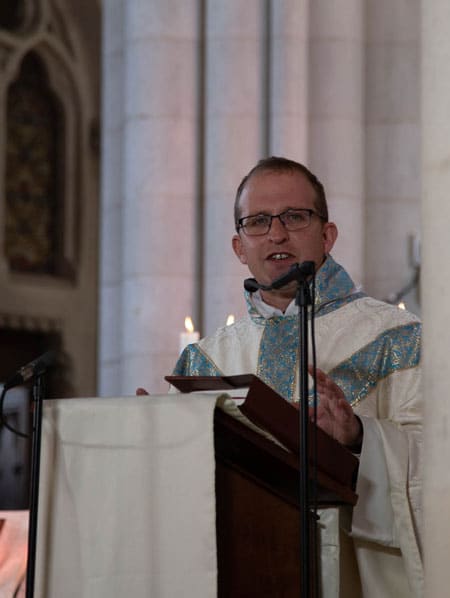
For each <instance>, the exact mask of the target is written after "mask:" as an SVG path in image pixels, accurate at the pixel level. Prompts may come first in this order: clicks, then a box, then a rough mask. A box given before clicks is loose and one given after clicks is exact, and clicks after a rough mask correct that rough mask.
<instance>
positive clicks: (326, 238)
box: [322, 222, 338, 255]
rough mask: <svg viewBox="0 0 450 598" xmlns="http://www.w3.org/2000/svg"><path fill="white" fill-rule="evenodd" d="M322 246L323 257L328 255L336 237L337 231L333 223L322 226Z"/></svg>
mask: <svg viewBox="0 0 450 598" xmlns="http://www.w3.org/2000/svg"><path fill="white" fill-rule="evenodd" d="M322 234H323V244H324V249H325V255H327V254H329V253H330V251H331V250H332V249H333V246H334V244H335V242H336V239H337V237H338V229H337V226H336V225H335V223H334V222H325V224H324V225H323V231H322Z"/></svg>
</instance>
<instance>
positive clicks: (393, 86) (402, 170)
mask: <svg viewBox="0 0 450 598" xmlns="http://www.w3.org/2000/svg"><path fill="white" fill-rule="evenodd" d="M366 64H367V67H366V122H367V125H366V235H365V239H366V242H365V247H366V256H367V257H366V261H365V267H366V268H365V275H366V276H365V286H366V289H367V291H368V292H369V293H370V294H373V295H375V296H376V297H379V298H380V299H384V298H387V297H389V295H390V294H392V293H394V294H395V293H396V292H398V291H399V290H400V289H401V288H402V287H404V286H405V285H406V284H407V283H408V282H409V281H410V280H411V278H412V277H413V275H414V270H413V269H412V268H411V265H412V263H411V251H410V249H411V239H412V238H413V237H414V235H417V234H418V232H419V228H420V6H419V3H418V2H408V3H402V2H394V3H393V2H391V1H390V0H381V1H380V0H369V1H368V3H367V62H366ZM394 255H395V260H393V259H392V256H394ZM413 298H414V294H413V295H412V296H411V297H408V299H410V300H409V301H407V307H408V308H410V309H412V308H413V307H414V306H413V305H412V301H411V299H413Z"/></svg>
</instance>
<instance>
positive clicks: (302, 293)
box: [295, 262, 317, 598]
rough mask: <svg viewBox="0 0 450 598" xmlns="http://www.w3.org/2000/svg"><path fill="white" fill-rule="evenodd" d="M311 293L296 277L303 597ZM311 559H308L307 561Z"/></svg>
mask: <svg viewBox="0 0 450 598" xmlns="http://www.w3.org/2000/svg"><path fill="white" fill-rule="evenodd" d="M311 267H312V274H314V263H313V262H311ZM311 303H312V301H311V293H310V291H309V284H308V280H307V278H306V277H305V276H304V275H302V276H298V278H297V293H296V296H295V304H296V305H297V306H298V325H299V344H298V346H299V380H300V397H299V398H300V408H299V418H300V421H299V423H300V446H299V462H300V488H299V499H300V567H301V594H300V595H301V596H305V597H307V598H310V597H313V596H316V595H317V592H316V587H315V584H314V585H313V583H312V582H311V579H312V580H313V581H314V576H311V564H312V563H313V569H314V571H316V566H315V563H316V556H317V555H316V554H313V553H312V550H311V548H312V547H314V548H315V544H316V543H315V542H312V541H311V540H312V534H313V533H314V534H315V521H314V522H313V525H314V527H313V526H311V511H310V492H309V477H310V476H309V438H308V436H309V434H308V428H309V392H308V305H311ZM311 557H312V558H311Z"/></svg>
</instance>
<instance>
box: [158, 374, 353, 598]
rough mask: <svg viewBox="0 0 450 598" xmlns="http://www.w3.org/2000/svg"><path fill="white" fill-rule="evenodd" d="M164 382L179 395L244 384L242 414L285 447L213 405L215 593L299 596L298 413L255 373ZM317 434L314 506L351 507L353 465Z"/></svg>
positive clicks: (332, 442) (343, 451)
mask: <svg viewBox="0 0 450 598" xmlns="http://www.w3.org/2000/svg"><path fill="white" fill-rule="evenodd" d="M167 380H168V381H169V382H170V383H171V384H173V385H174V386H176V387H177V388H178V389H179V390H181V391H182V392H191V391H200V390H214V391H218V390H221V389H224V390H226V389H234V388H239V387H241V386H249V391H248V393H247V397H246V399H245V402H244V403H243V404H242V405H241V406H240V411H241V412H242V413H243V414H244V415H245V416H246V417H247V418H248V419H250V420H251V421H252V422H253V423H254V424H256V425H257V426H259V427H261V428H263V429H265V430H266V431H268V432H269V433H270V434H271V435H272V436H273V437H274V438H275V439H276V440H278V441H279V442H280V443H281V444H283V445H284V446H285V447H286V449H288V450H285V449H284V448H282V447H281V446H279V445H278V444H276V443H275V442H273V441H271V440H270V439H268V438H267V437H266V436H264V435H262V434H260V433H258V432H257V431H255V430H254V429H252V428H250V427H248V426H246V425H245V424H244V423H242V422H241V421H239V420H238V419H236V418H234V417H232V416H230V415H228V414H227V413H226V412H224V411H222V410H221V409H219V408H216V411H215V417H214V422H215V453H216V511H217V525H216V531H217V555H218V596H219V597H220V598H231V597H233V598H235V597H239V598H247V597H248V598H250V597H254V596H258V598H263V597H267V598H269V597H270V598H276V597H283V598H290V597H291V596H292V597H294V596H295V597H296V598H297V597H298V596H299V592H300V587H301V584H300V563H299V556H298V555H299V547H300V518H299V490H298V489H299V473H298V472H299V458H298V450H299V417H298V410H297V409H296V408H295V407H294V406H293V405H292V404H291V403H288V402H287V401H285V400H284V399H282V398H281V397H280V396H279V395H277V394H276V393H275V392H274V391H273V390H272V389H271V388H269V387H268V386H267V385H266V384H264V383H263V382H262V381H261V380H259V379H258V378H257V377H256V376H252V375H249V376H227V377H215V378H211V377H177V376H170V377H167ZM313 427H314V426H313V425H312V424H311V433H310V434H309V438H310V444H311V445H310V454H311V455H314V446H313V440H312V438H313V433H312V428H313ZM315 432H316V434H317V436H316V443H317V451H316V454H317V474H316V481H317V498H318V505H320V506H321V507H324V506H338V505H354V504H355V503H356V500H357V497H356V494H355V492H354V486H355V482H356V474H357V467H358V460H357V459H356V457H355V456H354V455H352V454H351V453H350V452H349V451H348V450H347V449H345V448H344V447H343V446H342V445H340V444H339V443H338V442H336V441H335V440H334V439H332V438H330V437H329V436H328V435H327V434H325V433H324V432H323V431H322V430H320V429H316V430H315ZM313 462H314V458H313V457H311V458H310V463H311V464H313ZM311 483H313V480H311ZM319 550H320V547H319Z"/></svg>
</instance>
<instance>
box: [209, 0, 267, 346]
mask: <svg viewBox="0 0 450 598" xmlns="http://www.w3.org/2000/svg"><path fill="white" fill-rule="evenodd" d="M264 16H265V12H264V3H262V2H261V1H260V0H247V1H246V2H242V1H241V0H227V2H223V1H222V0H207V14H206V44H205V47H206V81H205V90H206V97H205V106H206V109H205V184H204V293H203V303H204V310H203V326H202V330H201V332H202V333H203V334H210V333H211V332H213V331H214V330H215V329H216V328H217V327H218V326H221V325H224V324H225V320H226V317H227V315H228V314H229V313H230V312H232V313H234V315H235V316H239V315H240V314H242V313H243V312H244V309H245V305H244V301H243V298H242V292H243V291H242V288H243V287H242V281H243V279H244V278H245V277H246V275H247V270H246V268H245V267H244V266H242V265H240V263H239V262H238V260H237V258H236V257H235V256H234V254H233V251H232V249H231V237H232V235H233V232H234V224H233V202H234V196H235V192H236V188H237V186H238V184H239V182H240V180H241V178H242V177H243V176H244V175H245V174H246V173H247V172H248V170H249V169H250V168H251V167H252V166H253V165H254V164H255V162H256V161H257V160H258V159H259V158H260V157H262V155H263V153H264V140H265V129H264V122H263V115H264V107H265V104H264V102H265V100H264V97H263V83H262V73H263V67H264V64H263V57H264V44H263V35H264V31H265V22H264Z"/></svg>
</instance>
